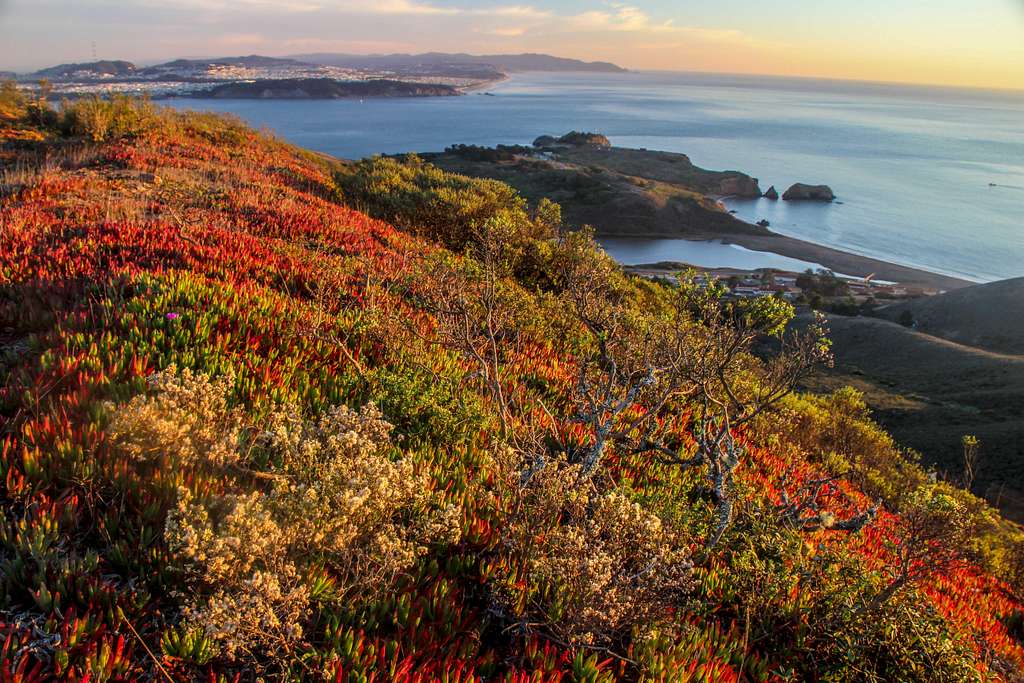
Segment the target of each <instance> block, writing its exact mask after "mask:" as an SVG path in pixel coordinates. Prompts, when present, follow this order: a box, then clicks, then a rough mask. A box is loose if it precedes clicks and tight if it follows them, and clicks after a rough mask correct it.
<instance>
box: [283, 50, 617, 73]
mask: <svg viewBox="0 0 1024 683" xmlns="http://www.w3.org/2000/svg"><path fill="white" fill-rule="evenodd" d="M295 59H300V60H303V61H307V62H311V63H313V64H324V65H328V66H341V67H348V68H352V69H395V70H428V71H429V70H445V69H449V70H450V69H452V68H453V67H463V68H464V67H467V66H476V67H489V68H490V69H492V70H494V71H498V72H504V73H513V72H519V71H583V72H597V73H622V72H625V69H623V68H622V67H620V66H616V65H615V64H611V63H609V62H584V61H581V60H578V59H566V58H563V57H552V56H551V55H543V54H519V55H469V54H464V53H456V54H448V53H441V52H430V53H426V54H418V55H410V54H390V55H347V54H333V53H318V54H306V55H295Z"/></svg>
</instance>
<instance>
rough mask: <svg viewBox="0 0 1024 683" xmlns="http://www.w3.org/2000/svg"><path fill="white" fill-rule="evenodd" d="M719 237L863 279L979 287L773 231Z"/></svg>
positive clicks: (932, 286) (925, 285)
mask: <svg viewBox="0 0 1024 683" xmlns="http://www.w3.org/2000/svg"><path fill="white" fill-rule="evenodd" d="M716 237H717V238H718V239H721V240H722V242H723V244H736V245H739V246H741V247H744V248H745V249H750V250H751V251H762V252H770V253H773V254H779V255H780V256H788V257H790V258H795V259H799V260H801V261H810V262H812V263H819V264H821V265H822V266H824V267H825V268H828V269H829V270H832V271H835V272H838V273H844V274H846V275H853V276H856V277H861V278H863V277H867V276H869V275H874V277H875V279H878V280H888V281H891V282H898V283H900V284H903V285H914V286H917V287H923V288H925V289H935V290H951V289H960V288H961V287H969V286H971V285H974V284H977V283H976V282H971V281H970V280H963V279H961V278H957V277H952V276H949V275H942V274H940V273H932V272H930V271H927V270H921V269H919V268H911V267H910V266H901V265H899V264H898V263H890V262H889V261H883V260H880V259H876V258H871V257H869V256H861V255H859V254H853V253H851V252H848V251H842V250H841V249H835V248H832V247H826V246H823V245H820V244H815V243H813V242H807V241H804V240H801V239H797V238H795V237H786V236H785V235H780V234H778V233H775V232H771V231H769V234H767V235H728V236H722V235H720V236H716Z"/></svg>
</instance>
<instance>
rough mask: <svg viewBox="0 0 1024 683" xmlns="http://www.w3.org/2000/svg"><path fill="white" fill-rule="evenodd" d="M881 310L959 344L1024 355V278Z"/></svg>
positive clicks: (918, 328)
mask: <svg viewBox="0 0 1024 683" xmlns="http://www.w3.org/2000/svg"><path fill="white" fill-rule="evenodd" d="M878 313H879V315H881V316H883V317H885V318H886V319H888V320H894V321H905V322H908V321H909V322H912V323H913V325H914V329H916V330H918V331H920V332H923V333H925V334H929V335H932V336H935V337H941V338H943V339H948V340H950V341H953V342H956V343H958V344H965V345H967V346H975V347H977V348H979V349H985V350H987V351H994V352H996V353H1005V354H1012V355H1019V356H1024V278H1015V279H1012V280H1001V281H999V282H990V283H987V284H983V285H976V286H973V287H965V288H963V289H957V290H955V291H952V292H947V293H945V294H941V295H939V296H932V297H926V298H923V299H917V300H915V301H908V302H905V303H900V304H898V305H894V306H888V307H886V308H883V309H881V310H879V311H878ZM908 315H909V316H910V317H909V319H908V318H907V316H908Z"/></svg>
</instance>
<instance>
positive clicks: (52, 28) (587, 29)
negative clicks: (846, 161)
mask: <svg viewBox="0 0 1024 683" xmlns="http://www.w3.org/2000/svg"><path fill="white" fill-rule="evenodd" d="M93 43H95V45H96V48H95V49H96V54H97V56H98V57H99V58H101V59H103V58H105V59H128V60H133V61H137V62H141V63H150V62H154V61H159V60H164V59H168V58H173V57H182V56H203V57H211V56H225V55H238V54H252V53H258V54H269V55H285V54H294V53H302V52H352V53H380V52H423V51H446V52H456V51H459V52H473V53H508V52H523V51H536V52H547V53H551V54H556V55H559V56H565V57H577V58H581V59H595V60H596V59H600V60H608V61H613V62H616V63H618V64H621V65H622V66H626V67H628V68H633V69H671V70H680V71H714V72H731V73H762V74H782V75H798V76H823V77H832V78H852V79H865V80H883V81H905V82H915V83H938V84H951V85H971V86H979V87H997V88H1020V89H1024V0H858V1H857V2H850V1H849V0H842V1H839V0H818V1H817V2H809V1H807V0H774V1H771V0H769V1H767V2H765V1H763V0H760V1H754V0H716V2H704V1H702V2H680V1H678V0H675V1H673V0H635V1H634V2H621V3H620V2H605V3H600V2H598V3H594V2H581V1H578V0H537V1H536V2H532V3H528V2H520V1H519V0H509V1H508V2H501V1H493V0H492V1H490V2H468V1H466V0H377V1H372V0H371V1H358V0H0V69H13V70H18V71H27V70H34V69H37V68H40V67H44V66H50V65H53V64H55V63H58V62H72V61H89V60H91V59H92V54H93Z"/></svg>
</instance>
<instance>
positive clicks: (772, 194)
mask: <svg viewBox="0 0 1024 683" xmlns="http://www.w3.org/2000/svg"><path fill="white" fill-rule="evenodd" d="M764 198H765V199H770V200H772V201H773V202H774V201H775V200H777V199H778V198H779V191H778V190H776V189H775V186H774V185H772V186H771V187H769V188H768V191H767V192H765V193H764Z"/></svg>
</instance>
